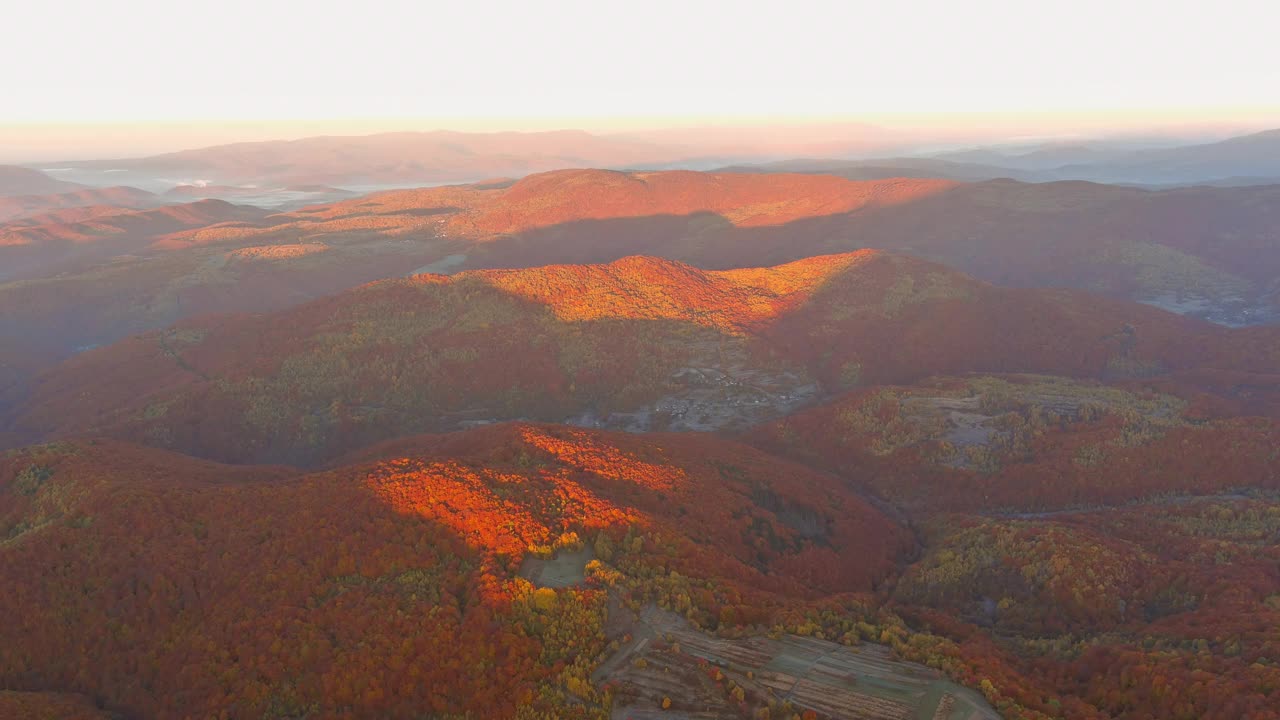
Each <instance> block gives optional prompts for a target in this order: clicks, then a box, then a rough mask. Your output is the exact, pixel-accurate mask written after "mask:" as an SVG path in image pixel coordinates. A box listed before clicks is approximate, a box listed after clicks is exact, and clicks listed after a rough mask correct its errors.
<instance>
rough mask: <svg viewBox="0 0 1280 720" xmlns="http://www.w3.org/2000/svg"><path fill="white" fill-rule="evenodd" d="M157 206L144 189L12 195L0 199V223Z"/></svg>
mask: <svg viewBox="0 0 1280 720" xmlns="http://www.w3.org/2000/svg"><path fill="white" fill-rule="evenodd" d="M159 204H161V203H160V200H159V198H157V197H156V196H155V195H153V194H151V193H149V192H147V191H145V190H139V189H137V188H131V187H125V186H114V187H105V188H86V189H84V190H75V191H73V192H64V193H55V194H52V195H14V196H9V197H0V223H6V222H12V221H14V220H18V219H22V218H31V217H35V216H42V215H43V216H48V217H54V216H56V215H57V213H58V211H64V212H65V211H68V210H69V209H86V208H88V209H97V208H113V209H130V210H139V209H142V208H146V207H151V206H153V205H159ZM84 212H91V210H84ZM63 217H67V218H69V217H71V216H63ZM64 221H65V220H64ZM32 222H38V221H34V220H33V221H32Z"/></svg>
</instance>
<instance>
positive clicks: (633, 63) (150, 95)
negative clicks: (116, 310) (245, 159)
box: [0, 0, 1280, 157]
mask: <svg viewBox="0 0 1280 720" xmlns="http://www.w3.org/2000/svg"><path fill="white" fill-rule="evenodd" d="M13 2H14V4H15V5H18V4H21V5H22V11H21V12H18V13H9V14H8V17H7V18H6V32H5V38H4V41H3V42H2V43H0V68H2V70H0V72H2V73H3V75H0V77H2V78H3V83H2V84H0V88H2V91H3V96H0V98H2V99H0V103H2V104H0V107H3V111H2V112H0V152H4V151H6V150H7V152H8V154H9V155H12V154H14V153H15V152H25V153H27V154H31V155H33V156H34V155H38V154H39V153H43V152H45V151H46V150H48V151H50V152H54V151H62V152H58V153H57V154H58V155H63V156H68V153H69V152H71V151H72V146H73V145H74V149H75V151H79V150H80V148H81V146H84V151H85V152H88V151H90V149H91V146H93V145H94V144H95V143H96V144H98V145H104V146H105V145H110V146H112V147H118V148H123V147H126V146H128V147H129V148H130V149H132V148H133V146H137V147H139V148H142V147H153V146H154V148H155V149H163V147H162V146H164V147H184V146H188V145H191V144H207V143H208V142H209V141H215V142H220V141H227V140H231V139H236V138H237V137H245V138H247V139H258V138H261V137H288V136H298V135H306V134H316V133H317V132H344V131H357V132H359V131H372V130H383V129H393V128H405V129H409V128H414V129H426V128H430V127H446V126H447V127H455V128H457V129H469V128H473V127H474V128H483V129H491V128H494V127H510V128H521V127H531V128H536V127H548V126H556V125H559V126H563V125H565V124H573V125H576V126H579V127H588V128H589V129H607V128H609V127H615V126H617V127H627V126H630V127H634V126H644V125H650V126H652V125H661V124H671V123H677V122H686V121H688V122H696V121H701V120H705V119H708V118H737V119H739V120H746V119H752V120H759V119H763V118H771V117H773V118H776V117H789V118H809V119H822V118H837V117H838V118H851V117H861V118H870V119H875V118H881V119H883V118H885V117H889V116H894V117H897V116H924V115H934V116H941V115H940V114H945V115H946V117H954V116H955V114H956V113H970V114H972V113H981V114H982V115H976V116H975V115H971V116H970V118H971V120H970V121H972V122H985V121H986V120H984V119H983V118H990V117H991V116H992V114H1008V113H1024V114H1025V113H1028V112H1035V113H1037V115H1036V117H1039V118H1041V119H1042V120H1043V121H1044V122H1045V123H1048V124H1052V123H1053V119H1054V117H1055V114H1056V113H1062V112H1067V111H1071V112H1074V113H1076V114H1077V115H1080V114H1084V115H1089V114H1100V113H1103V111H1105V112H1106V113H1107V114H1106V117H1107V118H1110V120H1109V122H1110V121H1115V122H1118V123H1123V122H1124V120H1125V118H1134V119H1135V120H1134V122H1139V121H1141V122H1146V121H1147V120H1146V119H1152V118H1154V119H1155V120H1160V119H1167V120H1169V121H1171V122H1200V121H1204V122H1236V121H1239V122H1241V123H1243V124H1254V125H1257V124H1265V123H1266V121H1267V119H1268V118H1269V117H1275V118H1276V119H1277V120H1278V121H1280V81H1278V80H1277V78H1276V72H1277V70H1276V69H1277V68H1280V43H1277V42H1276V40H1275V38H1276V35H1275V28H1276V27H1277V24H1278V21H1280V10H1278V9H1275V7H1274V6H1275V5H1276V3H1274V2H1261V1H1260V2H1252V1H1246V0H1215V1H1214V2H1178V0H1161V1H1158V2H1157V1H1147V0H1105V1H1103V0H1073V1H1071V2H1051V1H1049V0H1042V1H1040V2H1025V1H1018V2H1004V1H996V0H967V1H966V2H953V1H947V2H927V1H924V0H917V1H916V2H886V1H885V0H878V1H877V2H871V3H862V2H830V3H826V2H797V1H795V0H791V1H789V2H754V3H753V2H695V1H691V0H683V1H668V0H648V1H647V2H643V3H623V2H606V1H601V0H593V1H592V2H554V1H544V2H528V1H527V0H523V1H521V2H495V1H494V0H490V2H484V3H478V2H442V1H439V0H437V1H432V0H416V1H414V2H403V3H401V2H378V1H376V0H373V1H366V2H359V3H352V2H332V1H325V0H311V1H309V2H284V1H282V0H271V1H263V0H254V1H252V2H244V1H241V0H217V1H215V2H201V3H175V2H173V1H172V0H165V1H164V2H151V1H150V0H120V1H119V2H102V1H101V0H64V1H63V2H38V1H36V0H25V1H24V0H13ZM1099 116H1101V115H1099ZM1144 118H1145V119H1144ZM140 124H145V125H148V126H155V127H141V126H140ZM76 126H80V127H76ZM96 135H101V137H98V138H97V139H96V140H95V137H94V136H96ZM44 156H46V157H52V155H44Z"/></svg>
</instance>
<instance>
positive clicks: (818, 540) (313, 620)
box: [0, 424, 936, 720]
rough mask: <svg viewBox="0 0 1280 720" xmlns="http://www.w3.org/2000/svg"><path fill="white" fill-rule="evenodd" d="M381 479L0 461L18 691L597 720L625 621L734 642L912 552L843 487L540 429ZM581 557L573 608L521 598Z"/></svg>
mask: <svg viewBox="0 0 1280 720" xmlns="http://www.w3.org/2000/svg"><path fill="white" fill-rule="evenodd" d="M365 455H366V456H367V457H366V459H363V460H361V461H359V462H355V463H353V464H348V465H343V466H341V467H337V468H334V469H332V470H329V471H326V472H320V473H315V474H311V475H301V474H299V473H297V472H295V471H292V470H287V469H284V468H279V467H228V466H219V465H216V464H213V463H208V462H204V461H198V460H193V459H191V458H186V457H182V456H179V455H174V454H171V453H166V452H160V451H156V450H151V449H145V448H139V447H136V446H130V445H122V444H116V443H108V442H85V443H64V444H57V445H49V446H38V447H33V448H28V449H25V450H22V451H17V452H12V453H7V454H3V455H0V537H3V538H5V540H4V541H3V542H0V558H2V559H3V562H2V563H0V577H2V578H3V581H4V584H5V586H6V588H8V590H7V591H6V592H5V593H3V595H2V596H0V611H2V612H3V613H4V614H5V616H6V617H8V618H10V619H11V621H10V623H9V627H8V629H7V630H6V633H5V637H6V642H5V643H4V644H3V646H0V683H3V685H4V686H5V687H19V688H28V689H36V688H37V687H38V688H49V689H53V688H56V689H57V691H58V692H63V693H66V692H76V693H81V694H84V695H88V696H90V697H92V698H95V699H96V700H97V701H98V702H100V703H102V705H103V706H105V707H107V708H110V709H112V710H115V711H119V712H121V713H122V714H125V715H126V716H127V717H148V718H157V720H162V719H165V718H181V717H186V716H189V715H191V714H192V713H195V714H200V715H202V716H203V715H206V714H210V713H212V714H214V715H217V714H218V713H219V712H227V713H228V714H233V715H236V716H254V717H259V716H263V717H272V718H280V717H285V716H289V715H296V714H298V713H304V714H305V713H308V712H310V713H313V714H321V715H331V714H347V715H351V716H353V717H362V718H363V717H369V718H372V717H381V718H401V717H403V718H409V717H421V715H422V712H423V711H424V709H430V712H433V713H437V714H444V715H447V714H455V715H457V714H464V713H473V714H474V713H480V712H483V714H484V716H485V717H494V718H497V717H517V708H518V707H521V706H523V707H524V710H525V711H526V713H527V711H529V710H536V711H538V712H541V713H544V714H547V715H549V716H554V717H584V718H585V717H590V718H599V717H603V716H602V715H600V714H597V713H596V712H595V711H593V710H592V709H593V708H598V707H599V706H600V703H601V702H602V698H603V697H604V696H602V695H601V694H600V692H598V691H597V690H595V689H593V684H594V683H592V682H591V681H589V680H588V677H589V675H590V673H591V671H592V669H593V668H594V667H595V666H597V665H598V664H599V662H600V661H601V660H602V659H603V658H604V657H606V656H607V655H609V654H611V652H612V650H611V648H610V647H609V639H608V638H607V637H606V629H605V622H606V618H607V617H609V616H615V617H620V616H621V614H622V613H623V612H624V608H623V606H622V605H620V604H617V603H619V602H620V601H622V600H623V599H624V598H625V600H626V602H629V603H635V604H636V605H637V606H640V605H642V604H643V605H651V604H656V603H660V604H661V605H662V606H663V607H671V608H674V609H678V611H679V612H681V613H682V614H683V615H685V616H687V617H688V618H689V619H690V620H691V621H694V622H697V623H698V626H699V627H702V628H706V629H707V630H712V629H714V628H716V627H717V626H721V625H723V626H724V627H726V628H728V627H733V626H736V625H739V624H742V623H748V622H753V618H756V619H762V618H769V617H771V616H772V615H773V614H774V613H777V612H778V611H779V609H781V608H785V607H788V606H791V607H796V608H800V607H811V606H813V605H815V604H816V603H817V602H818V601H819V600H820V598H822V597H823V596H825V595H837V596H843V597H849V596H850V594H851V593H856V594H857V595H856V596H857V597H866V596H868V595H869V591H870V590H871V589H872V588H874V587H875V586H876V585H877V584H878V583H879V582H881V581H882V580H883V579H884V578H885V577H887V576H888V575H889V574H890V573H891V572H893V571H894V569H895V567H896V565H897V563H898V561H899V559H900V558H902V557H904V556H905V554H906V553H908V552H909V551H910V550H911V548H912V547H913V540H912V538H911V535H910V533H909V532H907V531H906V530H905V529H904V528H902V527H901V526H899V525H898V524H896V523H895V522H894V521H892V520H890V519H889V518H887V517H886V516H885V515H883V514H882V513H880V512H879V511H878V510H876V509H874V508H873V507H871V506H870V505H868V504H867V503H865V502H864V501H862V500H860V499H859V498H858V497H857V496H856V495H854V494H853V493H851V492H850V491H848V490H847V489H846V488H844V487H843V485H842V483H841V482H840V481H839V480H838V479H836V478H833V477H830V476H826V475H822V474H820V473H816V472H813V471H810V470H807V469H805V468H803V467H801V466H798V465H794V464H792V463H788V462H785V461H779V460H776V459H773V458H769V457H768V456H765V455H763V454H762V453H759V452H757V451H755V450H752V449H751V448H748V447H745V446H742V445H738V444H736V443H733V442H730V441H727V440H722V439H717V438H714V437H710V436H701V435H654V436H641V435H630V434H611V433H601V432H589V431H583V430H580V429H568V428H559V427H555V426H542V425H527V424H521V425H504V426H499V427H492V428H482V429H477V430H473V431H469V432H467V433H463V434H457V435H449V436H440V437H420V438H415V439H412V440H406V441H403V442H401V443H399V444H397V445H395V446H383V447H380V448H375V449H371V450H368V451H366V452H365ZM569 557H576V558H579V559H578V560H577V561H576V563H577V564H576V569H577V572H578V576H579V577H578V579H577V582H576V583H573V584H570V585H567V586H566V585H558V586H554V587H548V586H545V585H544V586H541V587H538V588H535V585H534V584H533V583H531V582H530V581H529V580H528V579H526V578H527V577H530V576H532V577H538V576H539V575H538V574H537V572H535V570H534V569H535V568H536V567H537V566H538V564H539V563H546V562H560V563H563V562H565V560H564V559H562V558H569ZM569 562H570V563H572V562H575V561H573V560H569ZM51 565H53V566H56V567H57V568H58V569H57V570H55V571H53V572H43V571H39V570H37V568H46V569H47V568H48V567H50V566H51ZM610 596H612V597H613V598H614V599H613V600H612V601H611V600H610V599H609V598H610ZM610 605H613V608H614V609H612V610H610V609H609V607H610ZM735 617H736V618H737V619H736V620H735V619H734V618H735ZM780 621H781V622H786V623H788V624H791V623H792V622H793V621H790V620H782V619H780ZM616 647H617V646H616V645H615V646H614V648H613V649H616ZM444 657H447V658H449V659H448V660H447V661H446V660H443V659H442V658H444ZM232 661H234V664H235V667H236V668H237V670H236V671H235V672H233V673H225V672H216V671H214V670H213V669H214V668H215V667H220V666H221V667H225V666H226V664H227V663H228V662H232ZM690 677H696V675H691V676H690ZM374 678H377V679H376V680H375V679H374ZM11 700H13V699H12V698H5V697H3V696H0V708H3V707H6V705H5V704H4V703H6V702H9V701H11ZM19 700H21V699H19ZM44 702H48V703H49V704H50V705H51V706H54V707H56V705H53V699H46V700H44ZM753 702H755V703H760V704H767V701H762V700H753ZM935 702H936V701H935ZM25 706H26V707H30V705H29V704H28V705H25ZM584 706H585V707H584ZM19 707H24V706H19ZM519 717H528V715H527V714H524V715H519Z"/></svg>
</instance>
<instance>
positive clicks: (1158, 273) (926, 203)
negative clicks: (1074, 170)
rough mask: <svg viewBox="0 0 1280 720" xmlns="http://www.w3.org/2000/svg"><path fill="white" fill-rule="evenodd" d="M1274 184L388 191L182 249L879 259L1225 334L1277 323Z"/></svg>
mask: <svg viewBox="0 0 1280 720" xmlns="http://www.w3.org/2000/svg"><path fill="white" fill-rule="evenodd" d="M1277 213H1280V186H1262V187H1240V188H1187V189H1176V190H1166V191H1145V190H1140V189H1136V188H1124V187H1112V186H1104V185H1095V184H1089V183H1078V182H1077V183H1072V182H1064V183H1043V184H1026V183H1019V182H1012V181H991V182H983V183H971V184H957V183H952V182H948V181H941V180H928V179H916V180H906V179H887V180H874V181H850V180H845V179H843V178H836V177H823V176H821V175H820V176H818V177H816V178H815V177H806V176H804V175H795V174H786V173H784V174H778V175H769V174H742V173H690V172H669V173H633V174H624V173H615V172H604V171H565V172H555V173H546V174H542V175H535V176H531V177H527V178H525V179H523V180H520V181H518V182H514V183H485V184H480V185H475V186H467V187H452V188H437V189H424V190H409V191H394V192H388V193H381V194H377V195H373V196H370V197H368V198H361V199H357V200H352V201H348V202H342V203H336V204H332V205H324V206H317V207H313V208H306V209H303V210H301V211H298V212H295V213H291V214H287V215H281V216H277V217H274V218H273V219H272V223H271V224H270V225H268V226H262V227H259V228H250V227H245V228H230V229H228V230H226V231H219V232H212V231H204V230H195V231H191V232H189V233H187V234H186V235H185V236H182V237H180V238H177V239H175V242H185V243H190V244H201V243H216V242H229V241H235V242H246V241H248V240H249V239H250V238H256V239H257V240H259V241H261V242H270V241H271V240H272V239H273V238H277V237H286V236H288V235H290V234H298V233H307V234H312V235H315V236H319V237H331V236H336V237H342V236H343V234H345V233H349V232H377V233H381V234H384V235H387V236H402V235H412V234H414V233H420V232H425V229H427V228H429V229H431V230H432V231H438V232H439V233H441V234H443V235H444V236H445V237H447V238H449V239H451V240H453V241H454V242H453V244H452V246H451V247H450V248H449V249H448V250H447V252H448V254H449V255H450V256H460V257H459V259H458V261H457V266H458V267H459V268H468V267H511V266H530V265H539V264H544V263H547V262H574V263H584V262H607V261H610V260H613V259H616V258H618V257H623V256H626V255H630V254H637V253H640V254H648V255H657V256H661V257H668V258H671V259H675V260H681V261H684V262H690V263H692V264H695V265H698V266H700V267H707V268H728V267H749V266H753V265H761V264H776V263H781V262H787V261H790V260H795V259H798V258H802V257H807V256H811V255H816V254H823V253H831V252H844V251H848V250H852V249H858V248H867V247H870V248H879V249H888V250H894V251H899V252H906V253H911V254H915V255H920V256H922V257H926V258H929V259H932V260H937V261H939V262H943V263H946V264H948V265H951V266H953V267H956V268H958V269H960V270H963V271H966V272H970V273H972V274H974V275H976V276H978V277H980V278H982V279H984V280H988V281H991V282H996V283H1000V284H1006V285H1012V286H1024V287H1073V288H1078V289H1084V290H1089V291H1092V292H1100V293H1103V294H1107V295H1110V296H1113V297H1120V298H1127V299H1133V300H1140V301H1143V302H1150V303H1153V304H1156V305H1160V306H1162V307H1165V308H1166V309H1170V310H1175V311H1178V312H1183V313H1188V314H1193V315H1198V316H1203V317H1207V318H1209V319H1212V320H1214V321H1218V322H1224V323H1228V324H1258V323H1264V322H1270V321H1273V320H1274V319H1275V318H1276V317H1277V314H1278V313H1280V308H1278V307H1277V302H1278V298H1280V292H1278V288H1277V286H1276V285H1275V278H1276V277H1277V275H1278V274H1280V252H1277V251H1276V248H1277V247H1278V246H1277V245H1276V244H1275V243H1274V242H1273V240H1274V238H1273V234H1274V227H1275V222H1276V217H1277Z"/></svg>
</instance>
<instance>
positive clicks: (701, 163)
mask: <svg viewBox="0 0 1280 720" xmlns="http://www.w3.org/2000/svg"><path fill="white" fill-rule="evenodd" d="M972 142H973V141H970V143H972ZM947 144H950V145H951V146H952V147H955V146H956V145H957V144H961V145H963V142H961V143H957V142H956V141H955V140H950V141H949V142H948V143H947ZM931 145H933V146H936V145H937V142H936V141H934V142H932V143H931V142H930V138H929V137H928V136H925V135H922V134H921V133H919V132H916V133H902V132H895V131H892V130H887V129H884V128H880V127H876V126H872V125H865V124H841V125H820V126H814V127H813V128H805V127H796V128H789V129H783V130H779V129H777V128H751V127H744V128H737V129H730V130H726V129H724V128H705V129H703V128H689V129H670V130H655V131H648V132H636V131H633V132H628V133H618V134H593V133H588V132H584V131H580V130H562V131H548V132H524V133H522V132H499V133H466V132H453V131H430V132H397V133H382V134H377V135H365V136H328V137H310V138H302V139H298V140H288V141H263V142H252V143H237V144H231V145H220V146H213V147H207V148H200V149H193V150H184V151H179V152H173V153H166V154H163V155H155V156H151V157H143V158H119V159H107V160H82V161H58V162H53V163H38V164H29V165H28V168H37V169H38V168H48V169H51V170H53V171H54V174H55V175H57V176H58V178H59V181H67V180H71V181H75V182H77V183H86V184H90V185H103V184H108V183H109V184H132V185H138V186H140V187H143V188H144V189H147V190H152V191H157V192H161V191H164V190H166V189H168V188H167V187H166V185H168V186H169V187H172V186H173V185H177V184H180V183H184V182H185V183H201V184H214V185H219V184H220V185H233V186H235V185H240V186H246V185H247V186H254V187H264V186H289V185H336V186H343V185H353V186H358V187H367V186H406V185H415V184H417V185H421V184H433V183H443V182H474V181H477V180H481V179H484V178H490V177H506V176H517V177H518V176H522V175H527V174H530V173H536V172H543V171H546V170H555V169H562V168H614V169H635V168H648V169H663V168H685V169H710V168H714V167H717V166H724V165H728V164H731V163H744V162H745V163H760V162H766V161H786V162H787V164H786V165H783V166H782V167H786V168H789V169H792V170H797V169H805V168H806V167H814V166H815V165H814V164H815V163H816V167H819V168H825V169H828V170H835V169H841V170H842V171H843V172H847V173H855V172H862V173H874V174H875V175H874V176H875V177H883V176H893V175H899V176H900V175H917V174H918V173H928V175H927V176H928V177H948V178H952V179H957V180H987V179H993V178H998V177H1013V178H1015V179H1023V180H1030V181H1050V180H1089V181H1095V182H1113V183H1125V184H1134V185H1148V186H1161V185H1193V184H1261V183H1267V182H1276V181H1277V180H1278V179H1280V160H1278V159H1277V157H1280V130H1270V131H1264V132H1259V133H1254V134H1249V135H1241V136H1238V137H1231V138H1227V139H1225V140H1220V141H1215V142H1204V141H1203V140H1200V139H1199V138H1198V137H1194V136H1191V137H1186V138H1176V137H1174V138H1170V137H1166V138H1160V139H1152V140H1147V141H1142V140H1140V139H1139V140H1134V139H1127V140H1117V139H1113V138H1108V137H1106V136H1099V137H1096V138H1088V137H1084V138H1078V139H1073V140H1071V141H1055V142H1047V143H1042V144H1040V145H1038V146H1037V145H1035V144H1032V145H1026V144H1023V145H1022V146H1020V147H1019V146H1013V147H1012V148H1011V147H1010V146H1008V145H1000V144H990V145H987V146H983V145H981V144H977V145H971V146H970V147H967V148H966V147H961V148H960V149H950V150H937V149H936V147H931ZM794 158H822V159H824V161H823V162H817V161H816V160H813V161H797V160H794ZM841 161H844V162H841ZM19 170H20V169H18V168H15V169H13V170H9V171H6V172H8V173H10V174H13V173H15V172H18V171H19ZM886 174H887V175H886ZM52 182H58V181H52ZM3 187H5V186H3V185H0V192H4V193H7V192H8V191H7V190H3V189H2V188H3ZM31 192H43V191H41V190H38V189H36V190H32V191H31Z"/></svg>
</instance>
